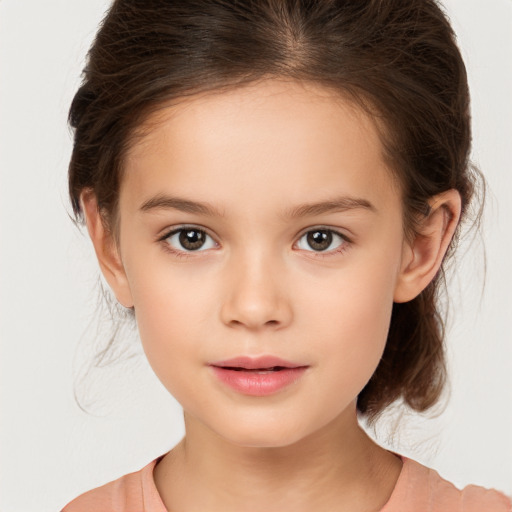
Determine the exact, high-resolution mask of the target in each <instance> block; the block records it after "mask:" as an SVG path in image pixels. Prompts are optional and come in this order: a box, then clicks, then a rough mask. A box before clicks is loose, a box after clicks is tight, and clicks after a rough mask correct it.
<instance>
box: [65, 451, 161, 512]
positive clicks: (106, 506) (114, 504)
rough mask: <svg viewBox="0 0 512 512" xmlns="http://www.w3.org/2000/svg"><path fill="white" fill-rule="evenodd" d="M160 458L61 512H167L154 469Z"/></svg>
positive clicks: (73, 503) (71, 503) (88, 492)
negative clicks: (142, 511)
mask: <svg viewBox="0 0 512 512" xmlns="http://www.w3.org/2000/svg"><path fill="white" fill-rule="evenodd" d="M159 459H160V458H158V459H155V460H153V461H152V462H150V463H149V464H148V465H146V466H145V467H143V468H142V469H141V470H139V471H135V472H133V473H129V474H127V475H124V476H122V477H121V478H118V479H117V480H113V481H112V482H109V483H107V484H105V485H102V486H101V487H97V488H95V489H92V490H90V491H87V492H85V493H84V494H81V495H80V496H78V497H77V498H75V499H74V500H73V501H71V502H70V503H68V504H67V505H66V506H65V507H64V508H63V509H62V511H61V512H91V511H93V510H101V512H140V511H141V510H152V511H153V510H154V511H155V512H166V510H165V507H164V505H163V503H162V501H161V499H160V496H159V495H158V491H157V490H156V487H155V484H154V480H153V468H154V467H155V465H156V463H157V462H158V460H159ZM148 507H151V508H148Z"/></svg>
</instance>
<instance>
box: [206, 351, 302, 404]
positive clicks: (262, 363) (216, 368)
mask: <svg viewBox="0 0 512 512" xmlns="http://www.w3.org/2000/svg"><path fill="white" fill-rule="evenodd" d="M210 367H211V369H212V372H213V374H214V375H215V376H216V377H217V378H218V379H219V380H220V381H221V382H222V383H223V384H224V385H227V386H229V387H230V388H231V389H234V390H235V391H237V392H239V393H242V394H245V395H252V396H266V395H271V394H274V393H277V392H279V391H281V390H282V389H284V388H286V387H288V386H290V385H291V384H293V383H295V382H297V381H298V380H299V379H300V378H301V377H302V375H303V374H304V373H305V371H306V370H307V368H308V365H303V364H298V363H294V362H291V361H286V360H284V359H281V358H278V357H275V356H260V357H255V358H253V357H247V356H240V357H235V358H232V359H226V360H223V361H215V362H214V363H210Z"/></svg>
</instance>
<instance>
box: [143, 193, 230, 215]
mask: <svg viewBox="0 0 512 512" xmlns="http://www.w3.org/2000/svg"><path fill="white" fill-rule="evenodd" d="M168 209H172V210H179V211H182V212H186V213H197V214H200V215H209V216H212V217H215V216H216V217H222V216H223V214H222V212H221V211H219V210H217V208H215V207H214V206H212V205H211V204H208V203H201V202H197V201H190V200H189V199H184V198H181V197H173V196H165V195H158V196H155V197H152V198H151V199H148V200H147V201H145V202H144V203H142V205H141V207H140V208H139V210H140V211H142V212H149V211H152V210H168Z"/></svg>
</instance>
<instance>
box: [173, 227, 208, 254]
mask: <svg viewBox="0 0 512 512" xmlns="http://www.w3.org/2000/svg"><path fill="white" fill-rule="evenodd" d="M179 240H180V244H181V245H182V247H184V248H185V249H187V250H189V251H193V250H194V249H199V248H200V247H202V246H203V245H204V243H205V241H206V237H205V233H204V232H203V231H199V230H198V229H184V230H183V231H181V232H180V235H179Z"/></svg>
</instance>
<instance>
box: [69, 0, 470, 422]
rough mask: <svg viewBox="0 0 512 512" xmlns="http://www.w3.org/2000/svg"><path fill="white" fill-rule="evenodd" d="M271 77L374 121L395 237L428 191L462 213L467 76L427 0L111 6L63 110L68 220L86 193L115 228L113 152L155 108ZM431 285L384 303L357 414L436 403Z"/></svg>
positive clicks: (439, 381) (155, 1)
mask: <svg viewBox="0 0 512 512" xmlns="http://www.w3.org/2000/svg"><path fill="white" fill-rule="evenodd" d="M272 77H279V78H289V79H292V80H301V81H309V82H313V83H316V84H319V85H322V86H325V87H327V88H329V89H332V90H335V91H338V92H339V93H340V94H342V95H343V96H344V97H345V98H346V97H348V98H350V99H351V100H353V101H354V102H356V103H357V104H358V105H359V106H360V107H361V108H364V109H365V110H366V111H367V112H369V113H370V115H372V116H373V118H374V119H375V121H376V123H377V125H378V126H379V127H380V133H381V139H382V143H383V147H384V149H385V154H386V157H387V159H388V160H389V162H390V163H391V168H392V169H393V172H394V173H395V175H396V176H397V177H398V179H399V182H400V184H401V189H402V196H403V197H402V199H403V205H404V229H405V232H406V234H407V236H412V235H414V233H415V228H416V226H417V224H416V222H417V221H418V219H421V218H422V216H425V215H426V214H428V204H427V200H428V199H429V198H430V197H432V196H434V195H436V194H439V193H441V192H444V191H446V190H449V189H452V188H454V189H456V190H458V191H459V193H460V195H461V198H462V214H463V216H464V214H465V213H466V212H467V208H468V205H469V202H470V199H471V196H472V192H473V171H472V167H471V165H470V164H469V160H468V155H469V149H470V141H471V134H470V116H469V95H468V87H467V77H466V71H465V67H464V63H463V61H462V58H461V55H460V52H459V50H458V48H457V45H456V42H455V36H454V34H453V31H452V29H451V27H450V24H449V22H448V21H447V18H446V16H445V15H444V13H443V11H442V9H441V8H440V6H439V5H438V4H437V3H436V2H435V1H434V0H359V1H351V0H186V1H183V0H116V1H114V3H113V5H112V7H111V9H110V10H109V12H108V13H107V15H106V17H105V19H104V20H103V23H102V25H101V28H100V30H99V32H98V34H97V36H96V39H95V41H94V43H93V45H92V47H91V49H90V51H89V54H88V60H87V64H86V67H85V70H84V76H83V83H82V85H81V87H80V89H79V90H78V92H77V93H76V96H75V98H74V100H73V103H72V106H71V110H70V114H69V119H70V124H71V126H72V127H73V128H74V137H75V138H74V148H73V154H72V158H71V162H70V166H69V189H70V195H71V201H72V205H73V209H74V212H75V215H76V216H77V217H78V218H79V219H80V218H81V216H82V212H81V208H80V194H81V192H82V191H83V190H84V189H92V190H93V192H94V194H95V195H96V198H97V201H98V208H99V210H100V212H101V214H102V216H103V219H104V222H105V225H106V227H107V228H108V229H110V230H111V231H112V232H113V233H114V231H115V225H116V215H117V203H118V194H119V185H120V181H121V179H122V172H123V157H124V155H125V153H126V150H127V148H128V147H129V146H130V143H131V142H132V141H133V137H134V136H135V135H136V133H137V128H138V127H140V126H141V124H142V123H143V122H144V120H145V119H147V117H148V116H149V115H150V114H151V113H152V112H154V111H155V110H156V109H158V108H161V107H162V106H163V105H169V104H172V103H177V102H178V101H179V100H180V99H181V98H183V97H184V96H189V95H192V94H196V93H199V92H208V91H222V90H224V89H226V90H228V89H230V88H235V87H239V86H242V85H244V84H249V83H252V82H255V81H257V80H261V79H265V78H272ZM454 244H455V242H454V241H452V246H453V245H454ZM442 280H443V273H442V271H441V272H440V273H439V274H438V275H437V276H436V278H435V279H434V280H433V281H432V282H431V283H430V284H429V286H427V288H426V289H425V290H424V291H423V292H422V293H421V294H420V295H419V296H418V297H416V298H415V299H414V300H412V301H410V302H408V303H404V304H394V306H393V312H392V317H391V324H390V329H389V334H388V339H387V344H386V348H385V351H384V354H383V357H382V360H381V361H380V364H379V366H378V368H377V370H376V371H375V373H374V375H373V376H372V378H371V379H370V381H369V382H368V384H367V385H366V387H365V388H364V389H363V390H362V392H361V393H360V394H359V397H358V401H357V406H358V410H359V412H360V413H361V414H363V415H366V417H367V418H369V419H374V418H375V417H376V416H377V415H378V414H379V413H380V412H382V410H383V409H384V408H385V407H386V406H388V405H389V404H391V403H392V402H394V401H395V400H397V399H400V398H401V399H403V401H404V402H405V403H406V404H407V405H409V406H410V407H412V408H413V409H415V410H417V411H424V410H426V409H428V408H429V407H431V406H432V405H433V404H435V403H436V402H437V401H438V399H439V397H440V395H441V392H442V390H443V386H444V384H445V380H446V370H445V359H444V343H443V337H444V336H443V321H442V315H441V314H440V311H439V309H438V304H437V299H438V292H439V287H440V285H441V284H442Z"/></svg>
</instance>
